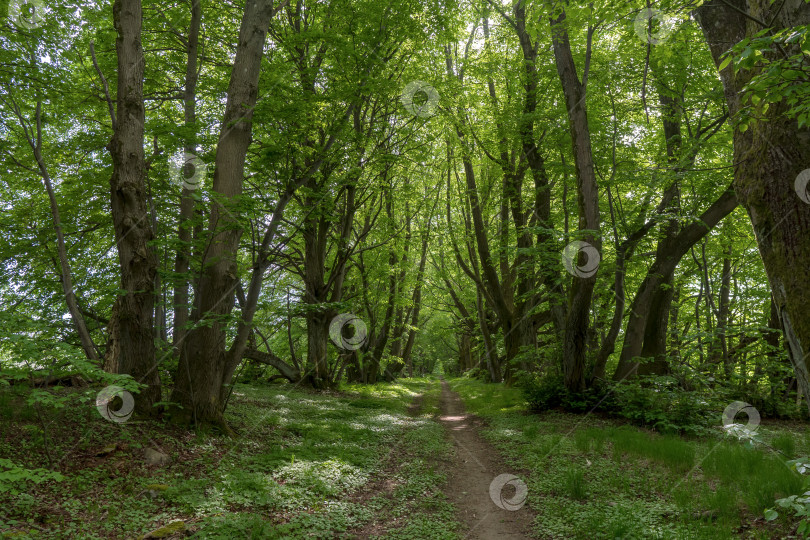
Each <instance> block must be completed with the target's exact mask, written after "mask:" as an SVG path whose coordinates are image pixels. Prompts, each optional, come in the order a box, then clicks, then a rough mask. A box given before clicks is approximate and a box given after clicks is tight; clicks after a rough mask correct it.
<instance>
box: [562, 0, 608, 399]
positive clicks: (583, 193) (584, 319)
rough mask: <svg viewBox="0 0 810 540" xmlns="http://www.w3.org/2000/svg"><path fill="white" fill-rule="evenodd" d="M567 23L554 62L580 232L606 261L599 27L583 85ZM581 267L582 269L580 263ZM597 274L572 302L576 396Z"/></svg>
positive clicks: (566, 354) (567, 359) (569, 320)
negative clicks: (590, 104) (592, 110)
mask: <svg viewBox="0 0 810 540" xmlns="http://www.w3.org/2000/svg"><path fill="white" fill-rule="evenodd" d="M566 24H567V23H566V15H565V12H564V11H563V12H562V13H561V14H560V15H559V16H558V17H557V18H556V19H555V18H552V19H551V32H552V44H553V48H554V59H555V64H556V66H557V74H558V75H559V78H560V83H561V85H562V90H563V94H564V95H565V103H566V108H567V110H568V122H569V127H570V130H571V144H572V151H573V154H574V166H575V170H576V178H577V208H578V211H579V229H580V230H582V231H587V232H585V234H584V235H583V239H584V241H585V242H587V243H588V244H590V245H591V246H593V247H594V248H595V249H596V251H597V252H598V253H599V255H600V256H601V252H602V241H601V238H600V237H599V235H598V231H599V192H598V190H597V185H596V172H595V170H594V164H593V154H592V151H591V135H590V128H589V127H588V111H587V104H586V102H585V98H586V89H587V81H588V69H589V63H590V55H591V38H592V36H593V28H589V29H588V45H587V52H586V54H585V58H586V59H585V68H584V72H583V76H582V81H580V79H579V75H577V70H576V65H575V63H574V57H573V55H572V54H571V43H570V41H569V39H568V31H567V29H566V27H565V25H566ZM577 255H579V253H578V254H577ZM575 263H576V261H575ZM576 264H577V265H578V263H576ZM596 274H597V273H596V272H594V273H593V275H590V276H585V277H575V278H573V282H572V285H571V291H570V294H569V299H568V300H569V301H568V313H567V317H566V321H565V332H564V341H563V371H564V374H565V386H566V388H568V389H569V390H571V391H574V392H579V391H582V390H584V389H585V366H586V363H587V342H588V330H589V327H590V317H589V316H590V309H591V298H592V296H593V290H594V287H595V285H596Z"/></svg>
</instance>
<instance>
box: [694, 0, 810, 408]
mask: <svg viewBox="0 0 810 540" xmlns="http://www.w3.org/2000/svg"><path fill="white" fill-rule="evenodd" d="M695 16H696V19H697V21H698V23H699V24H700V26H701V27H702V29H703V33H704V36H705V37H706V41H707V42H708V46H709V50H710V51H711V54H712V57H713V58H714V61H715V64H716V65H717V66H718V67H719V66H720V64H721V62H722V58H721V55H722V54H723V53H724V52H726V51H727V50H728V49H729V48H730V47H731V46H733V45H734V44H736V43H739V42H740V41H741V40H743V39H745V38H746V37H748V38H750V37H753V36H754V35H755V34H756V33H757V32H759V31H760V30H762V24H761V23H762V21H767V23H765V24H769V25H770V27H771V28H772V29H774V30H780V29H783V28H790V27H794V26H800V25H807V24H810V10H809V9H807V5H806V3H805V2H803V0H785V2H777V3H773V4H772V3H770V2H768V1H767V0H710V1H709V2H706V3H705V4H704V5H702V6H701V7H699V8H697V9H696V10H695ZM796 50H797V49H796V46H795V45H785V46H783V47H782V50H774V51H772V54H774V55H781V54H783V52H784V53H787V54H791V53H795V52H796ZM754 74H755V70H749V71H743V72H740V73H735V72H734V69H733V67H732V66H726V67H725V68H724V69H723V70H722V71H721V72H720V78H721V80H722V82H723V87H724V90H725V97H726V103H727V105H728V107H729V111H730V113H731V114H732V115H736V114H737V113H738V112H739V111H740V108H741V100H742V90H743V88H744V86H745V84H746V83H747V82H749V81H750V80H751V78H752V76H753V75H754ZM787 110H788V106H787V104H786V103H785V102H784V101H783V102H780V103H772V104H771V105H770V108H769V109H768V111H767V112H765V113H760V115H761V116H764V118H763V121H758V122H756V123H753V124H751V126H750V128H749V129H747V130H745V131H740V130H739V129H738V130H736V131H735V134H734V163H735V169H734V188H735V190H736V191H737V196H738V197H739V199H740V203H741V204H742V205H743V206H744V207H745V209H746V210H747V211H748V215H749V217H750V219H751V224H752V225H753V228H754V232H755V234H756V238H757V244H758V246H759V252H760V255H761V256H762V260H763V263H764V265H765V270H766V272H767V274H768V280H769V282H770V285H771V290H772V292H773V299H774V301H775V303H776V308H777V312H778V315H779V320H780V324H781V326H782V329H783V331H784V335H785V340H786V341H787V343H788V349H789V353H790V360H791V363H792V365H793V370H794V372H795V374H796V379H797V381H798V385H799V387H800V388H801V390H802V393H803V394H804V396H805V398H806V400H807V405H808V409H810V381H808V370H807V363H806V360H807V355H808V352H809V351H810V315H808V312H807V306H808V305H810V274H808V273H807V272H805V271H797V269H804V268H808V267H809V266H810V244H809V243H808V242H807V238H808V234H810V205H808V204H806V203H805V202H803V201H802V200H801V199H800V198H799V196H798V195H797V193H796V192H795V191H794V182H795V179H796V177H797V176H798V175H799V173H800V172H801V171H802V170H804V169H806V168H807V167H808V164H810V144H808V143H807V141H808V140H809V139H810V130H808V129H807V128H806V127H805V128H801V129H800V128H799V127H798V122H797V120H796V119H795V118H788V117H786V116H785V111H787Z"/></svg>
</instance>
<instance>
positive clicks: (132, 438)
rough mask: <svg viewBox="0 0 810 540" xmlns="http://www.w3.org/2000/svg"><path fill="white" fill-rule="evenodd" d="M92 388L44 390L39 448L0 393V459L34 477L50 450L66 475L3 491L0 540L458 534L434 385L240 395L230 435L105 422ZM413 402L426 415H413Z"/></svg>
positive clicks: (276, 389) (15, 405) (35, 427)
mask: <svg viewBox="0 0 810 540" xmlns="http://www.w3.org/2000/svg"><path fill="white" fill-rule="evenodd" d="M96 391H97V389H96V390H91V391H87V392H84V391H76V390H71V389H61V390H59V389H57V390H54V392H56V393H59V394H60V395H62V394H64V397H65V399H66V400H68V402H69V403H70V406H69V407H65V408H62V409H54V410H43V411H42V412H43V413H44V414H45V418H46V419H47V422H48V425H47V427H48V436H49V441H50V442H49V446H48V447H47V448H46V444H45V437H44V431H43V429H42V427H41V426H40V425H39V424H38V422H37V418H38V417H37V416H36V414H32V412H31V411H28V410H27V409H25V408H24V406H23V405H22V404H21V403H19V400H15V397H18V396H16V394H15V395H12V393H11V392H8V393H5V394H3V393H0V418H2V419H3V422H0V425H2V427H1V428H0V429H2V430H3V431H2V434H3V435H4V437H3V438H2V439H1V440H0V458H5V459H12V460H14V459H16V460H17V461H19V462H20V463H17V462H16V461H15V464H16V465H19V466H22V467H26V468H28V469H34V468H41V467H47V464H48V461H47V453H48V452H50V454H51V455H52V456H57V459H58V463H57V464H56V466H55V468H56V469H57V470H59V471H60V472H62V473H63V475H64V480H62V481H61V482H56V481H45V482H42V483H40V484H34V483H31V482H29V483H28V485H26V486H24V487H25V490H23V491H28V490H30V494H29V493H24V494H23V495H22V496H17V497H12V496H11V494H10V493H9V492H5V493H4V492H2V490H0V508H3V512H0V537H5V535H17V537H29V536H30V537H42V538H45V537H61V538H68V537H77V538H79V537H80V538H109V537H127V538H130V537H138V536H140V535H143V534H145V533H147V532H149V531H152V530H154V529H157V528H158V527H161V526H164V525H166V524H168V523H170V522H171V521H173V520H177V519H180V520H183V521H185V522H186V523H187V525H188V529H189V530H188V531H187V532H188V533H190V534H191V536H193V537H195V538H335V537H340V536H346V535H350V534H355V533H356V531H359V530H362V528H363V527H364V526H365V525H367V524H369V523H374V524H375V525H378V524H383V526H382V527H375V529H374V530H375V531H376V532H378V533H381V534H382V535H383V536H388V537H391V538H421V537H423V535H422V532H423V531H424V527H426V526H427V525H430V526H431V527H433V530H435V531H436V534H437V536H434V537H437V538H440V537H441V538H444V537H447V538H450V537H453V535H454V534H455V531H456V529H457V524H456V523H455V522H454V519H453V515H454V509H453V507H452V506H451V505H450V504H449V502H448V501H447V500H446V498H445V497H444V495H443V494H442V492H441V489H440V488H441V486H442V483H443V482H444V481H445V477H444V475H443V474H442V473H441V472H440V470H439V468H438V467H439V466H441V465H442V464H441V463H440V462H439V461H437V459H441V456H444V455H447V452H448V448H449V446H448V443H447V442H446V441H445V439H444V437H443V433H442V430H441V427H440V426H439V425H437V424H436V423H435V422H433V421H432V419H431V415H432V414H433V413H434V412H435V409H436V404H437V403H438V397H437V396H438V391H439V385H438V381H437V380H435V379H408V380H404V381H401V382H397V383H396V384H382V383H381V384H377V385H344V386H342V387H341V388H340V391H339V392H328V393H315V392H309V391H305V390H302V389H297V388H293V387H289V386H259V387H255V386H247V385H237V386H236V388H235V389H234V392H233V395H232V398H231V404H230V406H229V408H228V411H227V413H226V416H227V419H228V422H229V425H230V426H231V427H232V428H233V429H234V430H235V432H236V433H237V436H236V437H234V438H225V437H222V436H219V435H216V434H213V433H207V432H198V433H194V432H188V431H185V430H182V429H179V428H177V427H173V426H171V425H162V424H160V423H150V422H139V421H137V420H131V421H130V422H127V423H124V424H113V423H111V422H108V421H105V420H104V419H102V418H101V416H100V415H99V414H98V412H97V411H96V409H95V407H94V403H93V402H92V395H91V394H93V393H94V392H96ZM85 394H87V395H85ZM418 394H424V398H423V408H422V411H421V412H420V413H419V414H418V415H416V416H412V415H410V414H408V411H407V406H408V404H409V403H410V402H411V401H412V400H413V398H414V397H415V396H416V395H418ZM9 396H12V397H9ZM155 444H158V445H159V446H160V447H161V448H162V449H163V450H164V451H165V452H166V453H168V454H169V456H170V457H171V463H170V464H169V465H167V466H165V467H157V468H147V467H146V466H145V465H144V463H143V461H142V459H141V457H140V456H141V453H142V452H143V449H144V448H146V447H150V446H154V445H155ZM110 445H113V446H114V447H116V449H115V450H114V451H112V452H109V453H103V452H100V449H102V448H104V447H107V446H110ZM21 456H22V458H21ZM0 472H2V470H1V469H0ZM1 477H2V475H0V478H1ZM2 485H3V484H2V481H0V487H2ZM383 486H389V487H390V489H383ZM426 524H427V525H426ZM437 524H439V525H437ZM353 531H355V532H353Z"/></svg>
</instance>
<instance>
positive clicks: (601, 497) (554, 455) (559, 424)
mask: <svg viewBox="0 0 810 540" xmlns="http://www.w3.org/2000/svg"><path fill="white" fill-rule="evenodd" d="M450 384H451V386H452V387H453V389H454V390H456V391H457V392H459V393H460V394H461V396H462V398H463V399H464V401H465V403H466V404H467V407H468V410H470V411H471V412H474V413H476V414H478V415H479V416H482V417H484V418H485V419H486V421H487V425H488V427H487V428H486V429H485V430H484V432H483V435H484V436H485V437H486V438H487V439H488V440H490V441H491V442H492V443H493V444H494V445H495V446H496V448H498V449H499V450H500V451H501V453H502V454H503V455H504V456H505V458H506V460H507V465H508V466H510V467H513V468H514V469H516V470H524V471H528V475H527V478H525V479H524V480H525V481H526V483H527V486H528V488H529V504H530V505H531V506H532V509H533V510H534V511H535V512H536V514H537V517H536V519H535V525H534V532H535V534H536V535H537V537H539V538H582V539H586V538H587V539H591V538H606V539H614V538H673V539H676V538H677V539H680V538H705V539H714V538H774V537H782V536H785V535H788V534H790V532H791V530H792V527H793V526H794V523H792V522H791V521H790V519H789V518H785V517H780V519H779V520H777V521H776V522H767V523H766V522H764V521H763V520H762V519H761V518H762V513H763V510H764V509H765V508H767V507H772V506H774V501H775V499H777V498H780V497H784V496H786V495H791V494H794V493H799V492H801V491H802V489H803V487H802V479H801V477H799V476H798V475H797V474H795V473H793V472H791V471H790V470H789V469H788V467H787V466H786V465H785V463H784V457H783V456H779V455H777V454H776V453H774V452H770V451H768V450H763V449H759V448H753V449H752V448H748V447H747V446H744V445H742V444H741V443H739V442H736V441H730V440H721V439H720V438H719V437H717V438H712V437H708V438H703V439H695V438H691V439H685V438H681V437H678V436H673V435H659V434H657V433H653V432H650V431H646V430H642V429H639V428H635V427H632V426H627V425H621V424H620V423H619V422H616V421H613V420H605V419H602V418H598V417H594V416H586V415H574V414H566V413H560V412H555V411H546V412H543V413H540V414H531V413H529V412H528V410H527V407H526V404H525V402H523V400H522V397H521V394H520V391H519V390H517V389H514V388H506V387H504V386H503V385H495V384H484V383H481V382H478V381H475V380H471V379H455V380H451V381H450ZM718 417H719V413H718ZM760 430H761V431H762V433H763V435H765V436H766V437H767V439H768V440H769V444H771V445H772V446H773V447H774V448H778V449H779V450H781V451H783V452H785V453H786V454H788V455H791V456H793V455H807V454H808V446H807V443H808V441H810V439H808V436H807V434H806V432H805V433H803V434H797V433H794V432H792V431H789V430H785V429H778V430H773V431H769V430H768V429H767V428H765V427H762V428H760ZM719 432H720V430H719V429H718V434H719ZM758 518H759V519H758Z"/></svg>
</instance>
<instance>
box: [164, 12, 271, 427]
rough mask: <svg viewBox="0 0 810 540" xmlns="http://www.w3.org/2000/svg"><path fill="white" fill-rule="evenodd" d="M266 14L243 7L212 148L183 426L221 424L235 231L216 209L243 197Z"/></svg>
mask: <svg viewBox="0 0 810 540" xmlns="http://www.w3.org/2000/svg"><path fill="white" fill-rule="evenodd" d="M272 12H273V10H272V2H271V1H270V0H258V1H256V2H248V3H247V4H246V5H245V11H244V15H243V17H242V23H241V26H240V29H239V41H238V44H237V47H236V55H235V58H234V64H233V71H232V73H231V78H230V83H229V85H228V100H227V103H226V105H225V114H224V116H223V121H222V126H221V127H220V136H219V144H218V146H217V154H216V170H215V172H214V185H213V190H214V192H215V193H216V194H217V200H216V202H215V203H214V204H213V205H212V208H211V217H210V221H209V226H208V229H209V233H210V235H211V242H210V246H209V248H208V251H207V252H206V257H205V260H204V261H203V273H202V277H201V280H200V290H199V296H200V298H199V301H198V302H196V306H195V313H194V314H195V315H196V317H195V318H196V319H197V320H206V319H207V320H209V322H206V324H204V325H200V326H197V327H196V328H194V329H193V330H191V331H190V332H189V333H188V334H187V336H186V341H185V342H184V344H183V345H184V346H183V348H182V352H181V355H180V363H179V365H178V371H177V376H176V386H175V389H174V392H173V394H172V401H174V402H176V403H179V404H180V405H181V406H182V407H183V409H182V412H181V413H180V414H181V415H182V416H183V419H184V420H187V421H191V420H194V421H195V422H205V423H213V424H218V425H221V426H224V425H225V424H224V420H223V418H222V406H223V400H222V385H223V383H224V380H225V373H226V367H227V365H226V364H227V358H226V350H225V346H226V344H225V341H226V333H225V331H226V328H227V326H228V322H227V318H228V316H229V315H230V313H231V311H232V309H233V305H234V298H235V290H236V286H237V284H238V275H237V265H236V250H237V248H238V246H239V239H240V237H241V234H242V231H241V229H240V228H239V223H238V220H237V219H236V217H235V216H234V215H233V213H232V211H236V210H235V206H234V207H232V209H228V208H226V207H225V206H223V205H229V204H230V203H233V202H235V201H237V200H238V198H239V197H240V195H241V194H242V183H243V181H244V167H245V156H246V154H247V150H248V147H249V146H250V142H251V136H252V135H251V132H252V124H253V107H254V105H255V104H256V99H257V96H258V82H259V71H260V67H261V60H262V53H263V50H264V42H265V36H266V34H267V29H268V25H269V23H270V18H271V15H272Z"/></svg>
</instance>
